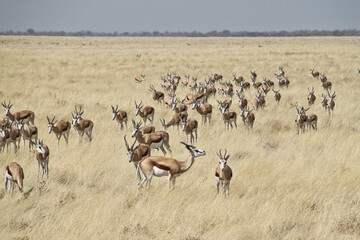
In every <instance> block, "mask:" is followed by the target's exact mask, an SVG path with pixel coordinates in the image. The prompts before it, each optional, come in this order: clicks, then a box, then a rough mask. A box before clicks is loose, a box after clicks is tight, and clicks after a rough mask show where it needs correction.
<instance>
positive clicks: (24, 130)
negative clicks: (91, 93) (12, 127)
mask: <svg viewBox="0 0 360 240" xmlns="http://www.w3.org/2000/svg"><path fill="white" fill-rule="evenodd" d="M18 129H19V131H20V133H21V136H22V139H23V141H24V151H25V140H28V141H29V150H31V141H30V140H32V139H35V141H37V139H38V129H37V127H36V126H35V125H30V126H29V125H25V124H24V120H20V122H19V123H18Z"/></svg>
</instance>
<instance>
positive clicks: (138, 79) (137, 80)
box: [135, 74, 145, 83]
mask: <svg viewBox="0 0 360 240" xmlns="http://www.w3.org/2000/svg"><path fill="white" fill-rule="evenodd" d="M143 81H145V75H142V74H141V75H140V77H135V82H136V83H142V82H143Z"/></svg>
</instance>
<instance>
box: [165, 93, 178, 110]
mask: <svg viewBox="0 0 360 240" xmlns="http://www.w3.org/2000/svg"><path fill="white" fill-rule="evenodd" d="M168 95H169V98H168V99H167V100H165V102H164V103H165V107H166V108H169V107H172V106H173V105H174V103H175V101H176V100H175V97H176V94H175V93H169V94H168Z"/></svg>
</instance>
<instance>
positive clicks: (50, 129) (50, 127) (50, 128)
mask: <svg viewBox="0 0 360 240" xmlns="http://www.w3.org/2000/svg"><path fill="white" fill-rule="evenodd" d="M52 128H53V125H49V134H50V133H51V131H52Z"/></svg>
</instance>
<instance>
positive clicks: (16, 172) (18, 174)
mask: <svg viewBox="0 0 360 240" xmlns="http://www.w3.org/2000/svg"><path fill="white" fill-rule="evenodd" d="M4 174H5V192H6V189H7V185H8V182H9V181H10V185H9V188H8V190H7V191H8V192H9V193H10V190H12V191H13V190H14V186H15V185H14V183H16V184H17V185H18V189H19V193H20V194H21V193H22V192H23V187H24V185H23V184H24V171H23V169H22V167H21V166H20V165H19V164H17V163H16V162H12V163H10V164H8V165H6V166H5V168H4Z"/></svg>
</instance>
